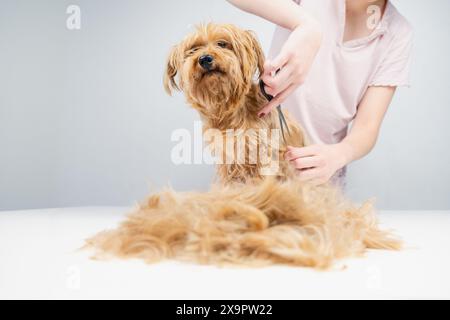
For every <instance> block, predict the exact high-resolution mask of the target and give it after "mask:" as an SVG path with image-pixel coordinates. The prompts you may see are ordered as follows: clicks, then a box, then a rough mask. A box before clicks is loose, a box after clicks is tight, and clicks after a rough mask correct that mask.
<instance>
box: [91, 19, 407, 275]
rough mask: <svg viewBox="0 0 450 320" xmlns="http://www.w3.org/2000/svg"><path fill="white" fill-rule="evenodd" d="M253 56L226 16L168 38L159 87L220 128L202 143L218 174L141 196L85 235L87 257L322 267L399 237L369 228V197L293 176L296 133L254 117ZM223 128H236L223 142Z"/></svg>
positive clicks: (273, 118) (396, 244)
mask: <svg viewBox="0 0 450 320" xmlns="http://www.w3.org/2000/svg"><path fill="white" fill-rule="evenodd" d="M263 62H264V55H263V52H262V49H261V47H260V44H259V42H258V40H257V39H256V38H255V36H254V35H253V33H251V32H249V31H244V30H242V29H240V28H238V27H236V26H233V25H228V24H226V25H224V24H212V23H211V24H208V25H202V26H199V27H197V29H196V31H195V32H194V33H192V34H190V35H189V36H187V37H186V38H185V39H184V40H183V41H182V42H181V43H180V44H178V45H176V46H175V47H173V49H172V51H171V53H170V55H169V59H168V63H167V70H166V74H165V78H164V84H165V88H166V90H167V91H168V92H169V93H171V91H172V90H181V91H183V92H184V94H185V96H186V98H187V101H188V103H189V104H190V105H192V106H193V107H194V108H195V109H196V110H197V111H198V112H199V113H200V115H201V118H202V121H203V123H204V133H205V134H206V132H208V130H214V132H216V133H217V132H218V133H219V135H222V136H223V138H224V139H210V141H209V148H210V149H211V152H212V153H213V154H215V155H216V156H217V155H220V156H224V157H225V159H226V160H227V161H221V162H219V164H218V174H217V176H218V179H219V183H217V184H215V185H214V186H213V187H212V188H211V190H210V191H209V192H204V193H195V192H192V193H176V192H174V191H172V190H166V191H163V192H160V193H158V194H155V195H152V196H150V197H149V199H148V200H147V201H145V202H144V203H143V204H141V205H140V206H139V207H138V208H137V209H136V210H135V211H134V212H133V213H131V214H130V215H129V216H128V218H127V219H126V221H124V222H123V223H122V224H121V225H120V226H119V227H118V228H117V229H115V230H110V231H104V232H101V233H100V234H98V235H96V236H94V237H93V238H91V239H89V240H87V247H90V248H94V249H95V251H96V257H99V258H101V257H108V256H116V257H121V258H141V259H144V260H145V261H147V262H156V261H160V260H162V259H166V258H171V259H177V260H183V261H195V262H200V263H205V264H218V265H223V264H239V265H246V266H261V265H267V264H287V265H295V266H307V267H315V268H327V267H329V266H331V265H332V263H333V262H334V261H335V260H336V259H339V258H344V257H350V256H356V255H361V254H362V253H364V252H365V250H366V249H367V248H374V249H392V250H396V249H399V248H400V247H401V243H400V241H398V240H397V239H395V238H394V237H392V236H391V234H390V233H389V232H385V231H382V230H380V229H379V227H378V222H377V219H376V215H375V212H374V209H373V207H372V205H371V203H370V202H367V203H365V204H363V205H362V206H357V205H354V204H352V203H351V202H350V201H348V200H347V199H345V197H344V196H343V195H342V194H341V192H340V190H339V189H338V188H336V187H334V186H332V185H330V184H326V185H322V186H313V185H310V184H308V183H304V182H301V181H299V179H297V178H296V174H295V170H294V169H293V168H292V167H291V166H290V165H289V164H288V163H286V161H284V153H285V152H286V148H285V145H291V146H298V147H301V146H304V145H305V144H306V138H305V135H304V133H303V131H302V130H301V128H300V127H299V126H298V125H297V124H296V123H295V122H293V121H292V120H289V119H288V124H289V127H290V135H289V136H288V138H287V141H282V140H281V138H280V134H278V135H277V134H276V133H277V132H278V131H279V129H280V123H279V121H278V120H279V119H278V116H277V114H276V113H275V112H272V114H271V115H268V116H267V117H265V118H262V119H261V118H259V117H258V115H257V114H258V111H259V110H260V109H261V107H262V106H263V105H264V104H266V103H267V100H266V99H265V97H264V96H263V95H262V93H261V91H260V88H259V85H258V83H257V81H256V80H257V79H258V76H259V75H260V74H261V73H262V71H263V70H262V69H263ZM288 118H289V117H288ZM268 131H269V132H270V133H273V134H266V133H267V132H268ZM230 132H232V135H233V138H236V139H232V141H233V142H232V143H231V144H230V143H228V142H226V141H229V138H230ZM249 132H250V133H249ZM272 135H273V136H275V138H276V137H278V139H272V138H273V137H272V138H269V137H268V136H272ZM227 139H228V140H227ZM211 140H214V141H211ZM218 141H219V142H218ZM242 141H244V143H243V144H242ZM230 145H231V148H227V146H230ZM239 145H240V147H239ZM255 148H256V149H257V150H258V152H257V153H254V152H253V156H252V150H254V149H255ZM230 150H231V153H233V154H237V155H238V156H242V155H244V156H243V157H242V158H243V159H241V160H243V161H236V159H234V158H232V159H230V157H229V155H228V154H226V155H225V154H224V153H225V151H227V153H228V152H230ZM261 150H262V151H263V152H260V151H261ZM255 154H256V156H255ZM261 154H265V155H266V157H261V156H260V155H261ZM263 158H264V161H263ZM222 160H223V158H222ZM273 168H275V170H269V169H273ZM268 172H269V173H270V174H268Z"/></svg>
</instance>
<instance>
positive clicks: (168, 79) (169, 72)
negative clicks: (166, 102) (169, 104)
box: [164, 46, 180, 95]
mask: <svg viewBox="0 0 450 320" xmlns="http://www.w3.org/2000/svg"><path fill="white" fill-rule="evenodd" d="M179 51H180V50H179V47H178V46H174V47H172V50H171V51H170V53H169V57H168V58H167V66H166V71H165V73H164V88H165V89H166V92H167V93H168V94H169V95H171V94H172V90H180V88H179V86H178V84H177V81H176V79H175V77H176V75H177V73H178V68H179V66H180V53H179Z"/></svg>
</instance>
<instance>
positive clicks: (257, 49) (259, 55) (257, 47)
mask: <svg viewBox="0 0 450 320" xmlns="http://www.w3.org/2000/svg"><path fill="white" fill-rule="evenodd" d="M245 32H246V33H247V35H248V37H249V41H250V43H251V44H252V48H253V50H254V51H253V53H254V56H253V59H254V62H255V65H256V68H257V70H256V71H257V72H258V77H261V76H262V74H263V73H264V62H265V56H264V51H263V49H262V48H261V44H260V43H259V40H258V38H257V37H256V35H255V33H254V32H253V31H250V30H247V31H245Z"/></svg>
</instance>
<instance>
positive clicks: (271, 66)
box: [259, 23, 322, 117]
mask: <svg viewBox="0 0 450 320" xmlns="http://www.w3.org/2000/svg"><path fill="white" fill-rule="evenodd" d="M321 42H322V31H321V28H320V26H319V24H318V23H312V24H308V26H304V25H300V26H298V27H297V28H295V29H294V30H293V31H292V33H291V34H290V36H289V38H288V40H287V41H286V42H285V43H284V45H283V47H282V48H281V51H280V53H279V54H278V56H277V57H275V58H274V59H273V60H271V61H270V60H267V61H266V63H265V65H264V74H263V76H262V77H261V79H262V80H263V81H264V84H265V85H266V86H265V90H266V92H267V93H268V94H270V95H271V96H273V97H274V99H273V100H272V101H271V102H269V103H268V104H267V105H266V106H264V108H263V109H262V110H261V111H260V112H259V116H260V117H264V116H265V115H267V114H269V113H270V112H271V111H272V109H273V108H274V107H276V106H278V105H280V104H281V103H282V102H283V101H284V100H285V99H286V98H287V97H288V96H289V95H290V94H291V93H292V92H293V91H294V90H295V89H297V88H298V86H300V85H301V84H303V82H304V81H305V78H306V76H307V74H308V72H309V69H310V68H311V65H312V63H313V62H314V58H315V57H316V55H317V52H318V51H319V48H320V44H321ZM277 71H278V72H277ZM275 73H276V74H275Z"/></svg>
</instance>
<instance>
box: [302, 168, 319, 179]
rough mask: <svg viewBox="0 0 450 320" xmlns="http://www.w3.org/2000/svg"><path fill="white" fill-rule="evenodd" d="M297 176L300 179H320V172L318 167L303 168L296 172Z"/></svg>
mask: <svg viewBox="0 0 450 320" xmlns="http://www.w3.org/2000/svg"><path fill="white" fill-rule="evenodd" d="M298 177H299V179H300V181H311V180H320V178H321V172H320V170H319V169H317V168H314V169H306V170H305V169H304V170H300V171H299V172H298Z"/></svg>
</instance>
